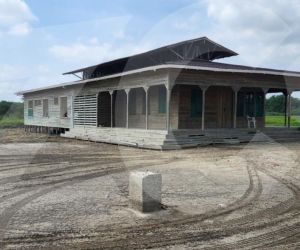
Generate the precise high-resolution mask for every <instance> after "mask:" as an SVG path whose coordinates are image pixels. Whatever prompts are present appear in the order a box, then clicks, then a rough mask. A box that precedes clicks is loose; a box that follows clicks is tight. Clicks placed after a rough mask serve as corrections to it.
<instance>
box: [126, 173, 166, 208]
mask: <svg viewBox="0 0 300 250" xmlns="http://www.w3.org/2000/svg"><path fill="white" fill-rule="evenodd" d="M161 186H162V177H161V174H157V173H152V172H132V173H131V174H130V178H129V199H130V206H131V208H133V209H135V210H138V211H140V212H143V213H151V212H154V211H158V210H160V209H161Z"/></svg>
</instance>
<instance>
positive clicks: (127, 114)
mask: <svg viewBox="0 0 300 250" xmlns="http://www.w3.org/2000/svg"><path fill="white" fill-rule="evenodd" d="M125 92H126V97H127V102H126V107H127V109H126V128H129V93H130V89H125Z"/></svg>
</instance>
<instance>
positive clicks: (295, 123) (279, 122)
mask: <svg viewBox="0 0 300 250" xmlns="http://www.w3.org/2000/svg"><path fill="white" fill-rule="evenodd" d="M266 126H267V127H282V126H284V116H277V115H276V116H275V115H267V116H266ZM291 126H292V127H300V116H292V117H291Z"/></svg>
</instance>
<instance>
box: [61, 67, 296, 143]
mask: <svg viewBox="0 0 300 250" xmlns="http://www.w3.org/2000/svg"><path fill="white" fill-rule="evenodd" d="M239 77H240V76H239V75H228V74H226V75H220V76H216V75H214V74H211V76H210V75H208V74H205V75H204V74H203V75H193V74H191V72H187V73H185V72H180V73H179V75H172V74H167V75H165V76H164V75H162V77H161V78H160V79H159V82H160V84H157V83H156V81H153V82H151V78H149V81H148V82H147V81H145V82H144V81H138V82H137V83H135V85H133V83H132V82H131V81H127V80H123V81H124V82H122V81H121V82H119V85H117V86H115V87H110V86H107V87H102V86H100V85H98V86H97V85H93V88H91V87H90V86H86V87H85V89H83V90H82V93H81V94H80V95H78V96H76V97H75V98H74V101H73V108H72V110H74V115H73V117H74V121H73V123H74V126H73V128H71V129H70V131H68V132H66V133H65V135H63V136H65V137H69V138H77V139H83V140H90V141H97V142H106V143H113V144H120V145H129V146H135V147H141V148H152V149H180V148H186V147H197V146H201V145H208V144H215V143H229V144H232V143H240V142H248V141H252V140H257V141H266V140H269V139H270V138H269V137H268V136H266V135H271V136H275V137H276V139H277V137H278V136H277V135H280V138H278V139H284V137H286V138H298V130H296V129H290V130H289V128H290V117H291V105H290V100H291V94H292V92H293V90H296V88H295V89H291V88H288V87H287V86H285V84H286V83H285V82H281V80H282V79H277V78H274V79H273V78H272V79H268V78H267V77H266V78H265V79H259V80H257V79H252V78H251V77H252V76H249V79H247V78H245V77H244V76H243V78H242V79H243V80H239ZM152 79H154V78H152ZM195 79H201V81H195ZM262 80H264V81H266V83H261V81H262ZM271 80H272V81H274V83H271V82H270V81H271ZM275 80H276V81H275ZM259 81H260V82H259ZM268 81H269V82H268ZM149 82H150V83H149ZM162 82H163V84H162ZM278 92H281V93H283V94H284V95H285V100H286V101H285V107H284V109H285V111H286V112H285V125H284V127H283V128H279V129H272V128H265V100H266V95H267V94H268V93H278ZM248 116H250V117H254V118H255V120H256V128H252V129H249V128H248V122H247V117H248ZM290 134H291V135H292V136H289V135H290ZM299 138H300V137H299Z"/></svg>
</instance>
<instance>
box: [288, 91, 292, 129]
mask: <svg viewBox="0 0 300 250" xmlns="http://www.w3.org/2000/svg"><path fill="white" fill-rule="evenodd" d="M291 109H292V92H288V95H287V114H288V128H290V127H291Z"/></svg>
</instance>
